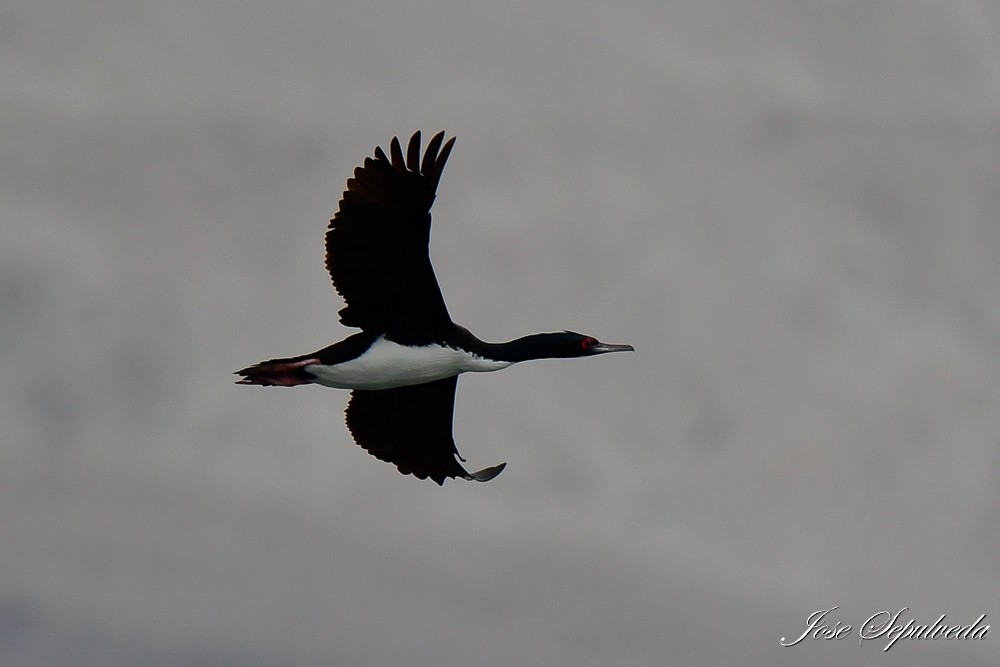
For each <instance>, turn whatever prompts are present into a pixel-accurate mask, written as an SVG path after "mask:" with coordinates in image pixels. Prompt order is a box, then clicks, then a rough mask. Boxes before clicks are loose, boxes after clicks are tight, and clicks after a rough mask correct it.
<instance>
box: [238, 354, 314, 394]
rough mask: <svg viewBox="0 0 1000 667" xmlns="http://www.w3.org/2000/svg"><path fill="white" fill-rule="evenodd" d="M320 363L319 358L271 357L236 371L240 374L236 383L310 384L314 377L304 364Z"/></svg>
mask: <svg viewBox="0 0 1000 667" xmlns="http://www.w3.org/2000/svg"><path fill="white" fill-rule="evenodd" d="M318 363H320V361H319V359H313V358H308V359H303V358H302V357H294V358H291V359H271V360H269V361H262V362H260V363H259V364H254V365H253V366H248V367H246V368H244V369H243V370H240V371H236V373H235V374H236V375H242V376H243V377H241V378H240V379H239V380H237V381H236V384H256V385H260V386H262V387H295V386H298V385H300V384H311V383H312V382H315V381H316V377H315V376H314V375H313V374H312V373H310V372H309V371H307V370H306V366H309V365H311V364H318Z"/></svg>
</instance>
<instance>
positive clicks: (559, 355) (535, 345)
mask: <svg viewBox="0 0 1000 667" xmlns="http://www.w3.org/2000/svg"><path fill="white" fill-rule="evenodd" d="M503 347H505V348H507V349H506V350H505V352H507V353H508V354H510V358H512V359H514V360H516V361H526V360H528V359H568V358H571V357H592V356H594V355H597V354H605V353H607V352H634V351H635V348H633V347H632V346H631V345H611V344H609V343H602V342H601V341H599V340H597V339H596V338H594V337H593V336H586V335H584V334H578V333H576V332H573V331H560V332H559V333H542V334H534V335H533V336H525V337H524V338H518V339H517V340H515V341H511V342H510V343H506V344H503Z"/></svg>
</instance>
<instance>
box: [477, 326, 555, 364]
mask: <svg viewBox="0 0 1000 667" xmlns="http://www.w3.org/2000/svg"><path fill="white" fill-rule="evenodd" d="M556 335H557V334H545V333H541V334H532V335H530V336H522V337H520V338H515V339H514V340H511V341H507V342H506V343H486V342H484V341H481V340H478V339H477V340H476V346H475V347H476V349H474V350H472V351H473V352H475V353H476V354H479V355H481V356H484V357H487V358H489V359H496V360H497V361H509V362H511V363H518V362H520V361H530V360H532V359H554V358H556V357H562V356H565V355H564V354H560V352H559V349H558V347H557V346H556V345H554V344H553V343H554V340H555V338H554V337H555V336H556Z"/></svg>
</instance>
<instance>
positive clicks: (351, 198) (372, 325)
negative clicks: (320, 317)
mask: <svg viewBox="0 0 1000 667" xmlns="http://www.w3.org/2000/svg"><path fill="white" fill-rule="evenodd" d="M443 139H444V132H439V133H438V134H436V135H434V137H433V138H432V139H431V140H430V142H429V143H428V145H427V150H426V151H425V153H424V156H423V160H422V161H421V159H420V132H419V131H418V132H416V133H414V135H413V136H412V137H411V138H410V141H409V144H408V145H407V150H406V156H405V157H404V155H403V152H402V149H401V148H400V145H399V140H398V139H396V138H395V137H393V139H392V142H391V144H390V147H389V148H390V151H389V152H390V155H391V159H390V158H389V157H387V156H386V155H385V153H384V152H383V151H382V149H381V147H378V148H376V149H375V157H374V158H371V157H369V158H365V161H364V165H363V166H361V167H358V168H357V169H355V170H354V178H351V179H348V181H347V190H346V191H345V192H344V194H343V197H342V198H341V200H340V207H339V210H338V211H337V213H336V214H335V215H334V217H333V220H331V221H330V227H329V230H328V231H327V233H326V268H327V270H328V271H329V272H330V276H331V278H332V279H333V285H334V287H335V288H336V289H337V292H339V293H340V295H341V296H342V297H343V298H344V301H346V302H347V307H346V308H344V309H343V310H341V311H340V321H341V322H342V323H343V324H344V325H346V326H350V327H360V328H361V329H364V330H365V331H370V332H379V333H385V334H386V336H387V337H388V338H390V339H392V340H394V341H396V342H397V343H401V344H404V345H423V344H426V343H430V342H434V341H439V340H441V339H442V337H443V336H444V335H446V334H447V332H448V330H449V327H450V326H451V325H452V323H451V317H450V316H449V315H448V309H447V307H446V306H445V303H444V298H443V297H442V295H441V288H440V287H439V286H438V283H437V279H436V278H435V276H434V269H433V268H432V267H431V261H430V256H429V255H428V244H429V242H430V231H431V215H430V208H431V204H433V202H434V196H435V192H436V190H437V185H438V181H439V180H440V178H441V172H442V170H443V169H444V165H445V162H446V161H447V159H448V155H449V153H451V148H452V146H453V145H454V142H455V139H454V137H452V138H451V139H449V140H448V142H447V143H445V144H444V146H442V145H441V143H442V141H443Z"/></svg>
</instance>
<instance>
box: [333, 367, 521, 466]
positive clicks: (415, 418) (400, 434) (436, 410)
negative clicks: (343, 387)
mask: <svg viewBox="0 0 1000 667" xmlns="http://www.w3.org/2000/svg"><path fill="white" fill-rule="evenodd" d="M457 384H458V376H453V377H450V378H444V379H443V380H435V381H434V382H428V383H426V384H415V385H410V386H407V387H397V388H395V389H383V390H380V391H362V390H360V389H355V390H354V391H352V392H351V402H350V403H349V404H348V406H347V428H348V429H349V430H350V431H351V435H352V436H354V441H355V442H357V443H358V444H359V445H361V446H362V447H363V448H365V449H366V450H368V453H369V454H371V455H372V456H375V457H376V458H379V459H381V460H383V461H388V462H389V463H393V464H395V466H396V468H398V469H399V472H401V473H403V474H404V475H414V476H416V477H418V478H420V479H427V478H428V477H430V478H431V479H433V480H434V481H435V482H437V483H438V484H441V485H444V480H445V479H447V478H448V477H460V478H462V479H468V480H476V481H478V482H488V481H489V480H491V479H493V478H494V477H496V476H497V475H499V474H500V472H501V471H502V470H503V469H504V467H505V466H506V465H507V464H506V463H501V464H500V465H498V466H494V467H492V468H485V469H483V470H480V471H479V472H476V473H472V474H470V473H469V472H468V471H466V469H465V468H463V467H462V466H461V464H460V463H459V462H458V459H462V457H461V456H460V455H459V453H458V449H457V448H456V447H455V440H454V438H453V437H452V433H451V422H452V413H453V411H454V408H455V387H456V385H457ZM462 460H463V461H464V460H465V459H462Z"/></svg>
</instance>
